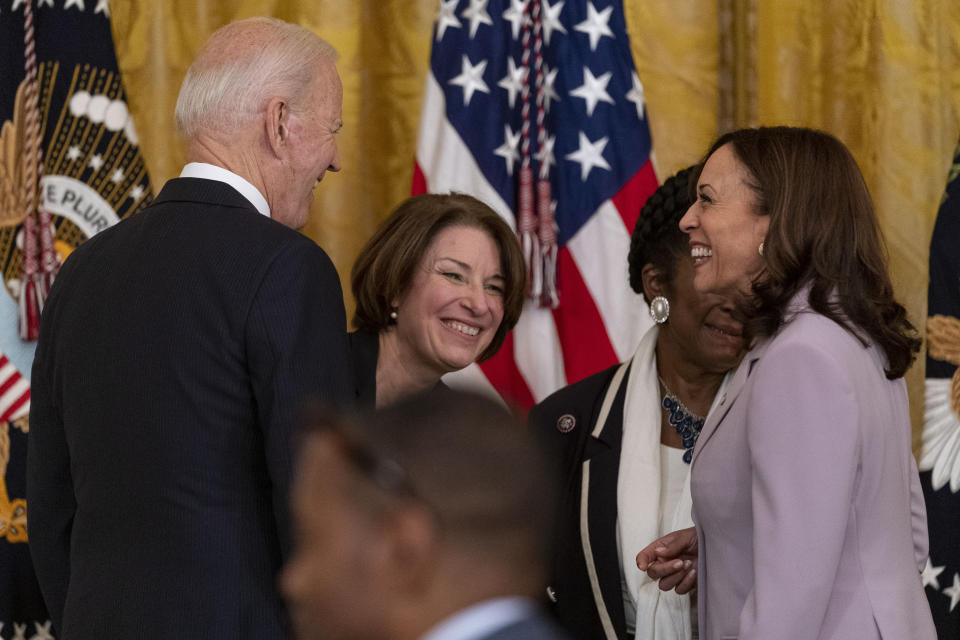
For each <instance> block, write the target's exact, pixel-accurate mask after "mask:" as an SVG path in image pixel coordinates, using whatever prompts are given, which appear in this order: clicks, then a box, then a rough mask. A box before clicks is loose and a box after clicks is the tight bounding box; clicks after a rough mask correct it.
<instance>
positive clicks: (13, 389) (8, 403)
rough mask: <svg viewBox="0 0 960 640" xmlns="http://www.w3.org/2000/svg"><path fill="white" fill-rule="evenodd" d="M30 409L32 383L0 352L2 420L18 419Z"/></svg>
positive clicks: (0, 406) (0, 411)
mask: <svg viewBox="0 0 960 640" xmlns="http://www.w3.org/2000/svg"><path fill="white" fill-rule="evenodd" d="M29 411H30V383H29V382H28V381H27V379H26V378H24V377H23V376H22V375H21V374H20V372H19V371H17V368H16V367H14V366H13V363H12V362H10V360H8V359H7V356H5V355H3V354H0V422H9V421H11V420H16V419H17V418H19V417H21V416H25V415H27V413H28V412H29Z"/></svg>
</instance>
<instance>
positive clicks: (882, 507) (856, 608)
mask: <svg viewBox="0 0 960 640" xmlns="http://www.w3.org/2000/svg"><path fill="white" fill-rule="evenodd" d="M806 295H807V291H803V292H801V294H799V295H798V296H797V298H795V299H794V301H793V303H791V306H790V307H789V308H790V313H789V314H788V316H787V320H788V321H787V322H786V323H785V325H784V326H783V327H782V328H781V329H780V331H779V332H778V333H777V334H776V335H774V336H773V337H772V338H770V339H767V340H764V341H763V342H761V343H759V344H757V345H756V347H755V348H754V349H753V350H751V351H750V352H749V353H748V354H747V355H746V357H745V358H744V359H743V361H742V363H741V365H740V367H739V369H738V370H737V373H736V375H735V376H734V378H733V380H732V382H731V385H730V387H729V389H728V391H727V393H726V397H725V398H723V404H722V405H721V407H720V408H719V409H718V410H717V411H716V412H715V413H714V414H713V416H712V417H711V419H710V420H709V421H708V422H707V424H705V425H704V428H703V432H702V433H701V435H700V438H699V441H698V442H697V446H696V449H695V451H694V457H693V468H692V470H691V474H692V477H691V491H692V493H693V516H694V521H695V522H696V524H697V531H698V535H699V549H700V557H699V573H700V575H699V592H700V596H699V624H700V638H701V639H702V640H726V639H730V638H738V639H740V640H770V639H773V638H775V639H777V640H801V639H809V640H815V639H816V640H827V639H829V640H870V639H879V638H882V639H884V640H904V639H907V638H909V639H911V640H935V639H936V632H935V631H934V627H933V622H932V619H931V616H930V609H929V607H928V605H927V600H926V597H925V596H924V593H923V587H922V586H921V581H920V572H921V570H922V568H923V566H924V564H925V561H926V556H927V529H926V511H925V508H924V504H923V495H922V493H921V490H920V482H919V478H918V475H917V468H916V464H915V462H914V459H913V455H912V453H911V450H910V417H909V410H908V403H907V392H906V386H905V384H904V381H903V380H902V379H898V380H887V379H886V377H885V375H884V372H883V370H884V367H885V364H886V360H885V357H884V355H883V353H882V352H881V351H879V350H878V349H877V348H876V346H870V347H869V348H864V347H863V345H861V344H860V342H858V341H857V340H856V339H855V338H854V337H853V336H851V335H850V334H849V333H848V332H847V331H845V330H844V329H843V328H842V327H840V326H839V325H838V324H836V323H835V322H833V321H831V320H830V319H829V318H826V317H824V316H822V315H820V314H817V313H815V312H814V311H812V310H811V309H810V308H809V306H808V305H807V303H806Z"/></svg>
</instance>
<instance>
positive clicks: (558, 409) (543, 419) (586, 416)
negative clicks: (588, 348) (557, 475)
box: [530, 363, 620, 433]
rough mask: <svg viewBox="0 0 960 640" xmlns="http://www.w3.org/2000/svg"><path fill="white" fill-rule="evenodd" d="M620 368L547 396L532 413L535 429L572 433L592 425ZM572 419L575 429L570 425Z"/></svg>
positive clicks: (607, 370)
mask: <svg viewBox="0 0 960 640" xmlns="http://www.w3.org/2000/svg"><path fill="white" fill-rule="evenodd" d="M619 366H620V363H618V364H615V365H613V366H612V367H609V368H607V369H604V370H603V371H600V372H598V373H595V374H593V375H592V376H589V377H587V378H584V379H583V380H580V381H579V382H575V383H573V384H571V385H567V386H566V387H563V388H562V389H560V390H558V391H555V392H554V393H552V394H550V395H549V396H547V397H546V398H545V399H544V400H543V401H542V402H540V403H538V404H537V405H536V406H534V407H533V409H531V410H530V424H531V426H533V427H534V428H536V429H551V430H552V429H557V430H558V431H559V432H561V433H569V432H570V431H573V430H574V429H575V428H576V427H577V426H579V425H580V424H586V423H587V422H589V420H590V417H591V415H592V414H593V413H594V408H595V405H596V403H597V402H599V401H600V399H602V397H603V395H604V392H605V391H606V390H607V387H608V386H609V385H610V381H611V379H612V378H613V376H614V374H615V373H616V371H617V368H618V367H619ZM571 418H572V420H573V422H574V424H573V425H570V419H571Z"/></svg>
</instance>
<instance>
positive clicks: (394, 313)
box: [390, 307, 397, 320]
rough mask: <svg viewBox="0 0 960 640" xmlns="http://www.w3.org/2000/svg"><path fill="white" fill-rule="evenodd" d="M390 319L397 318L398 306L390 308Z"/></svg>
mask: <svg viewBox="0 0 960 640" xmlns="http://www.w3.org/2000/svg"><path fill="white" fill-rule="evenodd" d="M390 319H391V320H396V319H397V309H396V307H394V308H393V309H391V310H390Z"/></svg>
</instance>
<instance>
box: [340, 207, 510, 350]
mask: <svg viewBox="0 0 960 640" xmlns="http://www.w3.org/2000/svg"><path fill="white" fill-rule="evenodd" d="M458 225H459V226H467V227H474V228H477V229H480V230H482V231H485V232H487V233H488V234H490V236H491V237H492V238H493V241H494V243H496V245H497V249H498V250H499V252H500V269H501V270H502V272H503V273H502V275H503V278H504V283H503V320H502V321H501V322H500V326H499V327H498V328H497V331H496V333H495V334H494V336H493V340H491V342H490V344H489V345H488V346H487V348H486V349H485V350H484V351H483V353H482V354H480V358H479V361H480V362H483V361H484V360H487V359H489V358H491V357H493V355H494V354H495V353H496V352H497V350H498V349H499V348H500V345H502V344H503V341H504V339H505V338H506V337H507V333H509V332H510V330H511V329H512V328H513V327H514V326H515V325H516V324H517V320H519V319H520V312H521V311H522V310H523V299H524V297H525V295H526V277H527V270H526V266H525V263H524V260H523V251H522V249H521V248H520V243H519V241H518V240H517V235H516V233H514V231H513V229H511V228H510V225H509V224H507V223H506V221H504V219H503V218H501V217H500V215H499V214H497V212H496V211H494V210H493V209H491V208H490V207H488V206H487V205H486V204H484V203H483V202H481V201H480V200H477V199H476V198H474V197H472V196H468V195H466V194H462V193H451V194H447V195H441V194H434V193H425V194H422V195H419V196H414V197H413V198H409V199H407V200H405V201H404V202H403V203H401V204H400V206H399V207H397V208H396V209H395V210H394V211H393V213H391V214H390V217H388V218H387V219H386V220H384V222H383V223H382V224H381V225H380V226H379V227H378V228H377V230H376V232H375V233H374V234H373V237H372V238H370V240H368V241H367V244H365V245H364V247H363V249H361V250H360V255H359V256H357V259H356V261H355V262H354V263H353V271H352V272H351V275H350V284H351V289H352V290H353V297H354V299H355V300H356V303H357V306H356V311H355V313H354V315H353V324H354V326H355V327H356V328H357V329H364V330H367V331H374V332H377V333H379V332H381V331H384V330H385V329H387V327H388V326H389V325H390V324H391V319H390V311H391V310H392V309H391V305H390V303H391V301H392V300H394V299H396V298H401V297H403V295H404V294H405V293H407V291H408V290H409V288H410V285H411V283H412V282H413V275H414V272H415V270H416V268H417V266H418V265H419V264H420V260H421V259H423V254H424V253H425V252H426V250H427V247H429V246H430V242H431V241H432V240H433V238H434V237H435V236H436V235H437V233H438V232H439V231H441V230H442V229H445V228H447V227H452V226H458Z"/></svg>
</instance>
